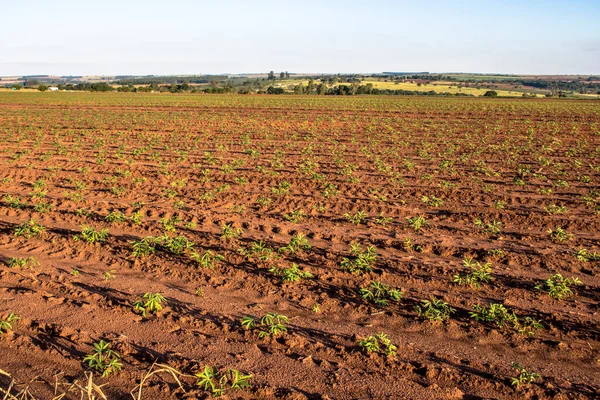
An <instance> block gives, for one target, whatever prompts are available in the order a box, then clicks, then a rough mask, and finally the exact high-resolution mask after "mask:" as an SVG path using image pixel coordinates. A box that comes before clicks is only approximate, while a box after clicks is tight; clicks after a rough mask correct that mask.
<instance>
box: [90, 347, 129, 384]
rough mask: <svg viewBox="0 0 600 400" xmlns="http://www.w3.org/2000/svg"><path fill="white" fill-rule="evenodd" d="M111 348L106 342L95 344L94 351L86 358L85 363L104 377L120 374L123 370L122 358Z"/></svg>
mask: <svg viewBox="0 0 600 400" xmlns="http://www.w3.org/2000/svg"><path fill="white" fill-rule="evenodd" d="M111 347H112V345H111V343H110V342H106V341H104V340H100V341H99V342H97V343H94V351H92V353H90V354H88V355H87V356H85V358H84V359H83V362H84V363H87V364H88V366H89V367H90V368H92V369H95V370H96V371H98V372H101V373H102V377H107V376H109V375H110V374H115V373H117V372H119V371H120V370H121V369H122V368H123V364H122V363H121V356H120V355H119V353H117V352H116V351H114V350H112V349H111Z"/></svg>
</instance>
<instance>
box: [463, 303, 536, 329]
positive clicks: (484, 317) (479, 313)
mask: <svg viewBox="0 0 600 400" xmlns="http://www.w3.org/2000/svg"><path fill="white" fill-rule="evenodd" d="M473 309H474V311H472V312H470V313H469V315H470V316H471V318H473V319H474V320H476V321H479V322H483V323H487V324H493V325H496V327H498V328H500V329H502V328H504V327H505V326H509V327H511V328H512V329H514V330H516V331H517V332H518V333H520V334H525V335H527V336H535V331H536V330H539V329H542V328H543V326H542V324H541V323H540V321H537V320H535V319H533V318H531V317H525V318H523V319H519V317H517V315H516V314H515V312H514V311H512V312H511V311H509V310H507V309H506V308H505V307H504V305H502V304H499V303H492V304H490V305H489V306H488V307H486V306H480V305H479V304H477V305H474V306H473Z"/></svg>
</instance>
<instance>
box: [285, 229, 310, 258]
mask: <svg viewBox="0 0 600 400" xmlns="http://www.w3.org/2000/svg"><path fill="white" fill-rule="evenodd" d="M310 248H311V246H310V243H309V242H308V239H307V238H306V235H304V234H303V233H301V232H298V233H297V234H295V235H294V236H292V239H291V240H290V244H288V245H287V246H284V247H280V248H279V252H280V253H287V254H296V253H297V252H298V251H300V250H310Z"/></svg>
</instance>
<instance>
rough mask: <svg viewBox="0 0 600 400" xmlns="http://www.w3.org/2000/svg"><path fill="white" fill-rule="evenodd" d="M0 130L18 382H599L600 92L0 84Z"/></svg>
mask: <svg viewBox="0 0 600 400" xmlns="http://www.w3.org/2000/svg"><path fill="white" fill-rule="evenodd" d="M0 139H1V140H0V320H1V321H0V397H2V398H4V399H15V398H18V399H24V398H27V399H29V398H37V399H53V398H56V399H79V398H86V399H88V398H92V397H91V395H90V393H92V395H93V396H95V398H96V399H101V398H103V397H102V396H103V395H102V394H101V393H103V394H104V395H105V396H106V398H108V399H126V398H130V399H131V398H134V399H142V398H143V399H151V398H155V399H169V398H173V399H195V398H212V397H213V396H221V395H223V396H224V398H241V399H272V398H283V399H488V398H494V399H522V398H529V399H592V398H597V396H598V392H599V390H600V316H599V312H600V310H599V306H598V305H599V302H600V277H599V276H598V274H599V273H600V234H599V232H600V103H599V102H598V101H593V100H558V99H485V98H431V97H400V96H396V97H386V96H377V97H375V96H373V97H368V96H365V97H362V96H352V97H338V96H327V97H325V96H286V95H281V96H266V95H252V96H242V95H194V94H176V95H170V94H142V93H110V94H105V93H21V92H19V93H17V92H2V93H0ZM87 390H89V391H90V392H89V393H88V392H87ZM6 393H9V394H6ZM82 393H83V395H82ZM26 396H28V397H26ZM29 396H30V397H29ZM85 396H87V397H85Z"/></svg>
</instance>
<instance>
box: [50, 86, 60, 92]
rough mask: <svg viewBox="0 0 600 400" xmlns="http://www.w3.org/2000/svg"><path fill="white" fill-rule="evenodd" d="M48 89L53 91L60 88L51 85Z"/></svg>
mask: <svg viewBox="0 0 600 400" xmlns="http://www.w3.org/2000/svg"><path fill="white" fill-rule="evenodd" d="M48 90H49V91H51V92H58V88H57V87H56V86H50V87H49V88H48Z"/></svg>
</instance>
